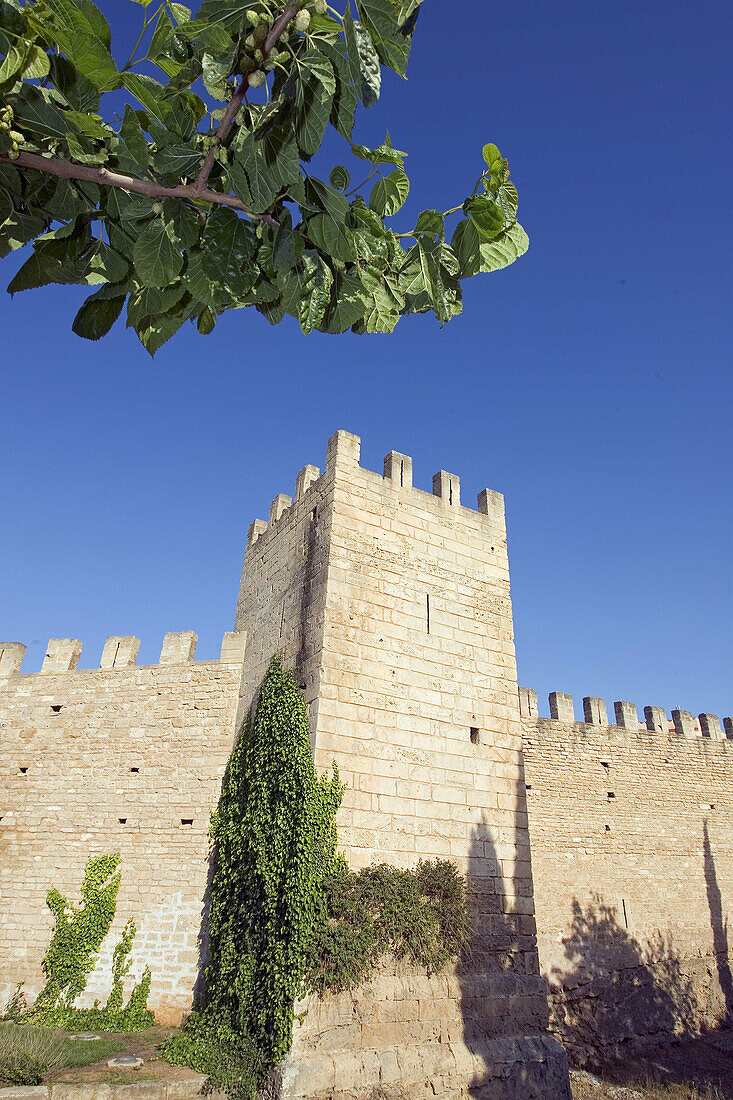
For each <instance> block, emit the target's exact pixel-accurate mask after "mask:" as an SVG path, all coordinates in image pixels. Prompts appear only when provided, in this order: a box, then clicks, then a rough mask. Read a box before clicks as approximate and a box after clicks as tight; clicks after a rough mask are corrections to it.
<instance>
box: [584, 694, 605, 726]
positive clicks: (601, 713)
mask: <svg viewBox="0 0 733 1100" xmlns="http://www.w3.org/2000/svg"><path fill="white" fill-rule="evenodd" d="M583 719H584V721H586V722H587V723H588V724H589V725H591V726H607V725H608V713H607V711H606V703H605V700H603V699H597V698H596V697H595V696H593V695H586V696H585V697H584V699H583Z"/></svg>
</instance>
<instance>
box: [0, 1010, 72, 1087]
mask: <svg viewBox="0 0 733 1100" xmlns="http://www.w3.org/2000/svg"><path fill="white" fill-rule="evenodd" d="M63 1055H64V1048H63V1043H62V1042H61V1040H60V1039H59V1038H58V1037H57V1036H56V1035H55V1034H54V1033H53V1031H49V1030H48V1029H46V1028H40V1027H27V1026H23V1025H20V1024H13V1023H2V1024H0V1081H2V1082H4V1083H7V1084H9V1085H40V1083H41V1081H42V1080H43V1078H44V1077H45V1075H46V1074H47V1073H48V1071H49V1070H50V1069H55V1068H57V1067H58V1066H61V1065H63V1062H64V1057H63Z"/></svg>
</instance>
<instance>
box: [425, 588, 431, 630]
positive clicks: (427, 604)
mask: <svg viewBox="0 0 733 1100" xmlns="http://www.w3.org/2000/svg"><path fill="white" fill-rule="evenodd" d="M425 625H426V626H427V631H428V634H429V633H430V596H429V595H427V596H426V597H425Z"/></svg>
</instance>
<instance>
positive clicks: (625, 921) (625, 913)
mask: <svg viewBox="0 0 733 1100" xmlns="http://www.w3.org/2000/svg"><path fill="white" fill-rule="evenodd" d="M621 906H622V908H623V911H624V924H625V925H626V927H627V928H628V927H629V914H628V913H627V912H626V902H625V900H624V899H623V898H621Z"/></svg>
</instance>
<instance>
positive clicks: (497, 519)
mask: <svg viewBox="0 0 733 1100" xmlns="http://www.w3.org/2000/svg"><path fill="white" fill-rule="evenodd" d="M477 503H478V510H479V512H480V513H481V515H482V516H488V517H489V519H490V520H491V521H492V522H493V523H496V524H497V525H501V526H502V527H503V526H504V523H505V519H504V495H503V493H497V492H495V491H494V490H493V489H482V490H481V492H480V493H479V495H478V501H477Z"/></svg>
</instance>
